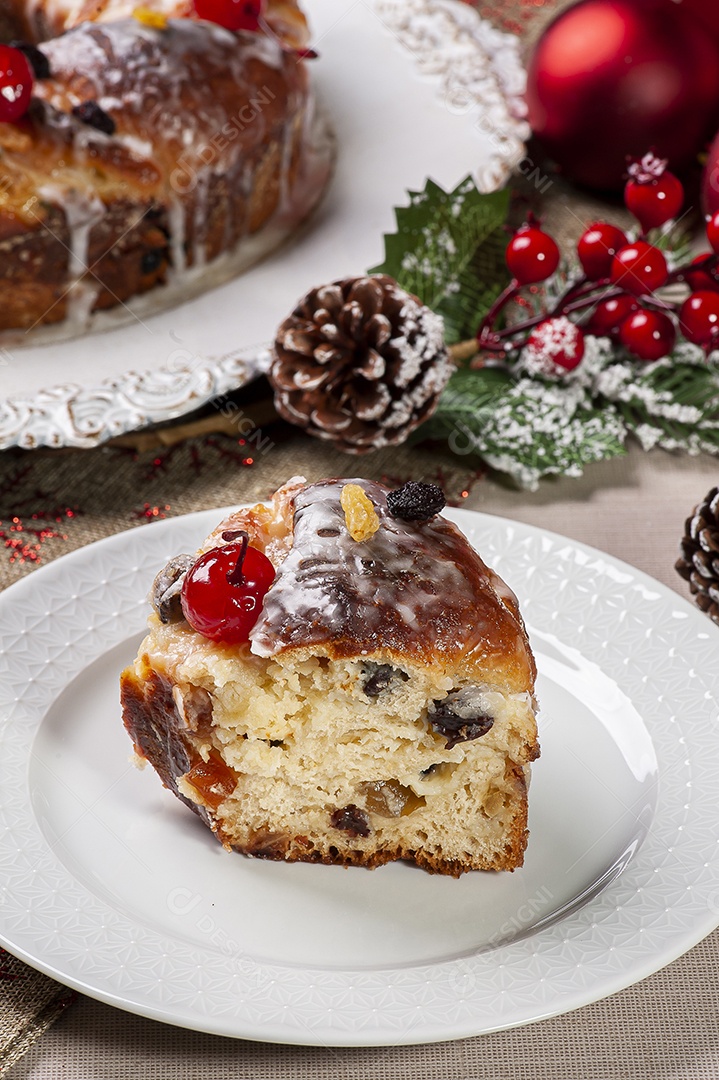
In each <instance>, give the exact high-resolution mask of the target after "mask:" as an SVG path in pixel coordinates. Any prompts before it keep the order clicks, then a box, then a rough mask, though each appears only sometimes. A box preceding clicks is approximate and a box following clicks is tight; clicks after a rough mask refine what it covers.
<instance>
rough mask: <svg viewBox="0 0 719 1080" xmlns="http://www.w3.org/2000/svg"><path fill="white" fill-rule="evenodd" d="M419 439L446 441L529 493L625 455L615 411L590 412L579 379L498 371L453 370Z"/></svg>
mask: <svg viewBox="0 0 719 1080" xmlns="http://www.w3.org/2000/svg"><path fill="white" fill-rule="evenodd" d="M418 434H419V435H420V436H422V437H425V438H433V439H443V440H446V442H447V444H448V446H449V448H450V449H451V450H452V451H453V452H454V453H455V454H460V455H464V454H474V455H477V456H478V457H480V458H481V459H482V460H483V461H485V462H486V463H487V464H488V465H490V466H491V467H492V468H494V469H497V470H498V471H499V472H504V473H507V474H508V475H509V476H511V477H512V479H513V480H514V481H515V482H516V483H517V484H519V485H520V486H521V487H526V488H530V489H535V488H536V487H537V486H538V483H539V480H540V479H541V478H542V477H543V476H550V475H553V474H555V475H557V474H563V475H566V476H581V474H582V472H583V469H584V466H585V465H588V464H590V463H591V462H594V461H601V460H603V459H605V458H611V457H616V456H618V455H620V454H623V453H624V445H623V444H624V438H625V434H626V433H625V427H624V423H623V420H622V417H621V416H620V414H619V413H618V411H617V410H616V409H615V407H614V406H613V405H612V404H610V403H609V402H606V403H605V404H604V405H603V407H596V406H595V405H594V403H593V402H592V398H591V396H590V394H589V392H588V390H587V388H586V387H585V386H583V385H582V384H580V383H578V382H572V383H569V382H567V383H549V382H545V381H543V380H540V379H536V378H528V377H524V378H519V379H515V378H513V377H512V375H511V374H510V373H509V372H507V371H504V370H502V369H494V368H482V369H479V370H476V371H475V370H472V369H464V370H459V371H457V372H455V374H454V375H453V376H452V378H451V379H450V381H449V384H448V386H447V389H446V390H445V392H444V394H443V395H442V398H441V399H440V402H439V406H438V408H437V411H436V412H435V414H434V416H433V417H432V418H431V419H430V420H429V421H428V422H427V423H426V424H424V425H423V426H422V427H421V428H420V429H419V432H418Z"/></svg>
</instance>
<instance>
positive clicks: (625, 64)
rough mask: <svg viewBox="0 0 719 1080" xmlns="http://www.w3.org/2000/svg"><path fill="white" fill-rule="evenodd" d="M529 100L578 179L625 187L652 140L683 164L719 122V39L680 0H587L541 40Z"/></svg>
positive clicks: (547, 144)
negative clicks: (631, 165)
mask: <svg viewBox="0 0 719 1080" xmlns="http://www.w3.org/2000/svg"><path fill="white" fill-rule="evenodd" d="M527 106H528V115H529V123H530V125H531V127H532V130H533V131H534V134H535V135H536V136H537V138H538V140H539V141H540V142H541V144H542V145H543V146H544V148H545V149H546V150H547V151H548V153H549V154H550V155H551V156H552V157H553V158H554V159H555V160H556V162H557V163H558V164H559V165H560V167H561V168H562V170H563V172H564V173H565V175H566V176H567V177H568V178H569V179H570V180H574V181H576V182H578V183H581V184H585V185H586V186H588V187H591V188H595V189H598V190H618V189H619V188H621V186H622V183H623V179H624V174H625V171H626V164H627V157H628V156H633V157H640V156H641V155H642V154H644V153H645V152H646V151H647V150H648V149H649V148H652V149H653V150H654V151H655V152H656V153H657V154H658V155H659V156H660V157H662V158H667V159H668V161H669V167H670V169H673V170H681V169H682V168H684V167H686V166H687V165H688V164H689V163H690V162H691V161H692V159H693V158H695V156H696V155H697V153H698V152H699V151H700V150H701V149H702V147H703V145H704V143H705V141H706V140H707V139H708V138H710V137H711V135H712V134H713V132H714V131H715V130H716V126H717V123H719V44H718V43H717V42H716V41H715V40H714V39H713V38H712V37H711V36H710V35H709V34H707V33H706V31H705V28H704V27H703V26H702V25H701V24H700V23H699V22H698V21H697V20H696V19H695V18H694V16H693V15H692V14H691V13H689V12H688V11H687V10H685V9H680V8H678V7H676V6H675V5H674V4H673V3H671V2H670V0H579V3H576V4H574V5H573V6H572V7H570V8H569V9H567V10H566V11H564V12H562V13H561V14H560V15H559V16H558V17H557V18H556V19H555V20H554V21H553V22H552V23H551V24H550V25H549V27H548V28H547V29H546V30H545V32H544V34H543V35H542V37H541V38H540V40H539V42H538V44H537V46H536V48H535V50H534V53H533V55H532V57H531V60H530V64H529V71H528V80H527ZM717 194H718V195H719V189H718V192H717Z"/></svg>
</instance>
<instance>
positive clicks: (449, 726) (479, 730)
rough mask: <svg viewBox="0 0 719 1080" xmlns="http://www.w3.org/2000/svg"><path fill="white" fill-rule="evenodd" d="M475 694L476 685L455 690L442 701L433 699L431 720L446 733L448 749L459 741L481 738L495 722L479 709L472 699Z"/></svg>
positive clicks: (438, 728)
mask: <svg viewBox="0 0 719 1080" xmlns="http://www.w3.org/2000/svg"><path fill="white" fill-rule="evenodd" d="M475 694H476V691H475V689H474V687H468V688H466V689H465V690H453V691H452V692H451V693H450V694H448V695H447V697H446V698H444V699H442V700H441V701H433V702H432V704H431V705H430V707H429V711H428V714H427V715H428V719H429V722H430V724H431V725H432V727H433V728H434V730H435V731H437V732H439V734H440V735H444V737H445V738H446V740H447V744H446V745H447V749H448V750H451V749H452V747H454V746H456V745H457V743H461V742H471V741H472V740H473V739H481V738H482V736H483V735H486V734H487V732H488V731H489V730H490V728H491V727H492V725H493V724H494V720H493V718H492V717H491V716H488V715H487V713H485V712H482V711H481V710H480V709H478V708H477V707H476V704H475V703H474V702H473V701H472V697H473V696H474V695H475Z"/></svg>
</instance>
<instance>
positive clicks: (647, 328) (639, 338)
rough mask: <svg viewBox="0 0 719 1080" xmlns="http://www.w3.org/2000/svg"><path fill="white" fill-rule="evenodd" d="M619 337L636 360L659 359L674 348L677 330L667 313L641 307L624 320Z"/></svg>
mask: <svg viewBox="0 0 719 1080" xmlns="http://www.w3.org/2000/svg"><path fill="white" fill-rule="evenodd" d="M619 338H620V340H621V342H622V345H623V346H624V347H625V349H627V350H628V351H629V352H630V353H631V354H632V355H633V356H636V357H637V359H638V360H659V359H660V358H661V357H662V356H666V355H667V354H668V353H670V352H671V351H672V349H673V348H674V343H675V342H676V339H677V332H676V330H675V328H674V323H673V322H672V320H671V319H670V318H669V316H668V315H665V314H664V313H663V312H661V311H647V310H646V309H644V308H641V309H640V310H639V311H635V312H634V314H633V315H630V316H629V318H628V319H625V320H624V322H623V323H622V325H621V327H620V330H619Z"/></svg>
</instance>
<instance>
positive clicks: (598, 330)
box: [587, 293, 637, 337]
mask: <svg viewBox="0 0 719 1080" xmlns="http://www.w3.org/2000/svg"><path fill="white" fill-rule="evenodd" d="M636 310H637V302H636V300H634V299H633V298H632V297H631V296H629V295H628V294H627V293H623V294H622V295H621V296H612V297H610V298H609V299H608V300H600V301H599V303H598V304H597V306H596V307H595V308H594V311H593V312H592V314H591V315H590V316H589V320H588V322H587V330H588V331H589V333H590V334H595V335H596V336H597V337H617V336H618V333H619V327H620V326H621V324H622V323H623V322H624V320H625V319H626V318H627V317H628V316H629V315H631V314H632V312H633V311H636Z"/></svg>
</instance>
